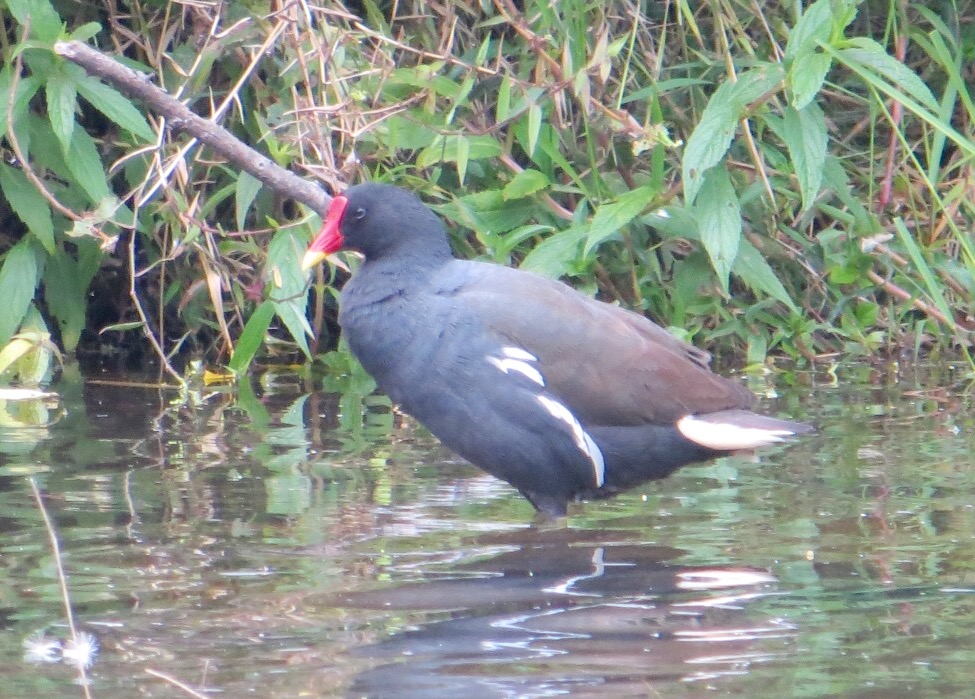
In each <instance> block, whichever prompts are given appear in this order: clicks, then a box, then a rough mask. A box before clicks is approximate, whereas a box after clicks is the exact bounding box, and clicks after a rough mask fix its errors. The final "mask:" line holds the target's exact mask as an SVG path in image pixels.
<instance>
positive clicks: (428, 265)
mask: <svg viewBox="0 0 975 699" xmlns="http://www.w3.org/2000/svg"><path fill="white" fill-rule="evenodd" d="M339 249H350V250H355V251H358V252H360V253H362V254H363V255H364V256H365V261H364V262H363V264H362V266H361V267H360V268H359V270H358V271H357V272H356V273H355V274H354V275H353V277H352V279H351V280H350V281H349V282H348V283H346V285H345V288H344V289H343V291H342V295H341V299H340V312H339V324H340V325H341V326H342V331H343V334H344V336H345V338H346V339H347V340H348V343H349V347H350V348H351V350H352V352H353V354H354V355H355V356H356V357H357V358H358V359H359V361H360V362H362V365H363V366H364V367H365V369H366V371H368V372H369V373H370V374H371V375H372V376H373V377H375V379H376V381H377V383H378V384H379V387H380V388H381V389H382V390H383V391H385V392H386V393H387V394H388V395H389V397H390V398H391V399H392V400H393V401H394V402H395V403H398V404H399V405H400V406H401V407H402V408H403V409H404V410H405V411H406V412H408V413H410V414H411V415H413V416H414V417H415V418H416V419H417V420H419V421H420V422H421V423H423V424H424V425H425V426H426V427H427V428H428V429H429V430H430V431H431V432H433V433H434V434H435V435H436V436H437V437H439V438H440V440H441V441H442V442H443V443H444V444H446V445H447V446H448V447H450V448H451V449H453V450H454V451H456V452H457V453H458V454H460V455H461V456H463V457H464V458H466V459H468V460H469V461H471V462H472V463H474V464H475V465H477V466H480V467H481V468H483V469H484V470H485V471H488V472H489V473H491V474H493V475H495V476H497V477H498V478H502V479H504V480H506V481H507V482H508V483H510V484H511V485H513V486H514V487H515V488H517V489H518V490H519V491H520V492H521V493H522V494H523V495H524V496H525V497H526V498H528V499H529V500H530V501H531V503H532V504H533V505H534V506H535V507H536V508H537V509H539V510H542V511H544V512H546V513H549V514H556V515H561V514H564V513H565V511H566V504H567V503H568V502H570V501H573V500H581V499H592V498H602V497H607V496H610V495H613V494H615V493H617V492H619V491H621V490H625V489H627V488H631V487H633V486H635V485H637V484H639V483H642V482H645V481H648V480H651V479H656V478H663V477H664V476H667V475H669V474H670V473H672V472H673V471H674V470H676V469H678V468H680V467H681V466H683V465H685V464H688V463H692V462H697V461H703V460H706V459H709V458H712V457H715V456H720V455H722V454H727V453H730V452H734V451H738V450H742V449H752V448H755V447H758V446H762V445H765V444H770V443H774V442H778V441H782V440H784V439H786V438H788V437H791V436H793V435H796V434H800V433H803V432H808V431H810V430H811V428H810V427H809V426H808V425H804V424H801V423H796V422H788V421H784V420H777V419H774V418H769V417H765V416H762V415H759V414H757V413H753V412H751V411H750V408H751V406H752V404H753V402H754V397H753V396H752V394H751V393H749V392H748V391H747V390H746V389H745V388H744V387H743V386H742V385H741V384H739V383H737V382H735V381H731V380H729V379H726V378H723V377H721V376H718V375H717V374H715V373H713V372H712V371H711V370H710V369H709V368H708V363H709V360H710V357H709V355H708V354H707V353H706V352H704V351H702V350H699V349H696V348H695V347H692V346H691V345H688V344H686V343H684V342H681V341H680V340H678V339H677V338H675V337H674V336H672V335H671V334H670V333H668V332H667V331H666V330H664V329H663V328H661V327H659V326H657V325H655V324H653V323H652V322H650V321H649V320H647V319H646V318H644V317H643V316H641V315H638V314H636V313H632V312H630V311H626V310H624V309H621V308H618V307H616V306H611V305H609V304H605V303H602V302H599V301H594V300H592V299H590V298H588V297H586V296H584V295H582V294H580V293H578V292H577V291H575V290H573V289H572V288H570V287H568V286H566V285H565V284H562V283H561V282H558V281H554V280H551V279H547V278H544V277H540V276H537V275H534V274H531V273H528V272H523V271H520V270H515V269H510V268H507V267H502V266H499V265H493V264H487V263H483V262H470V261H465V260H457V259H455V258H454V257H453V255H452V254H451V251H450V247H449V245H448V242H447V235H446V232H445V230H444V227H443V224H442V223H441V221H440V219H439V218H438V217H437V216H436V215H435V214H434V213H433V212H432V211H431V210H430V209H428V208H427V207H426V206H424V205H423V203H422V202H421V201H420V200H419V199H418V198H417V197H416V196H414V195H413V194H412V193H410V192H407V191H405V190H402V189H399V188H396V187H392V186H389V185H382V184H361V185H357V186H355V187H351V188H350V189H348V190H347V191H346V192H345V193H344V194H343V195H342V196H338V197H336V198H335V199H334V200H333V202H332V206H331V208H330V209H329V214H328V217H327V220H326V222H325V225H324V227H323V229H322V232H321V233H320V234H319V236H318V237H317V238H316V240H315V241H314V242H313V243H312V245H311V247H310V248H309V250H308V253H307V254H306V255H305V260H304V266H305V267H306V268H307V267H309V266H312V265H314V264H316V263H317V262H319V261H320V260H321V259H322V258H323V257H324V256H325V255H327V254H330V253H332V252H335V251H337V250H339Z"/></svg>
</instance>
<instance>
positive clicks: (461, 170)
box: [454, 134, 471, 184]
mask: <svg viewBox="0 0 975 699" xmlns="http://www.w3.org/2000/svg"><path fill="white" fill-rule="evenodd" d="M454 140H456V141H457V181H458V182H460V184H464V178H466V177H467V161H468V159H469V158H470V155H471V145H470V144H471V142H470V140H469V139H468V138H467V137H466V136H463V135H460V134H458V135H457V136H454Z"/></svg>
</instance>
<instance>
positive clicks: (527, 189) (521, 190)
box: [501, 168, 551, 200]
mask: <svg viewBox="0 0 975 699" xmlns="http://www.w3.org/2000/svg"><path fill="white" fill-rule="evenodd" d="M550 184H551V182H549V181H548V178H547V177H546V176H545V175H543V174H542V173H540V172H539V171H538V170H533V169H531V168H529V169H527V170H522V171H521V172H519V173H518V174H517V175H515V176H514V177H513V178H512V179H511V182H509V183H508V184H506V185H505V187H504V189H503V190H501V194H502V196H503V197H504V199H505V200H510V199H524V198H525V197H530V196H531V195H532V194H534V193H535V192H538V191H541V190H543V189H545V188H546V187H548V186H549V185H550Z"/></svg>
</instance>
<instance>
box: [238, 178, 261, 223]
mask: <svg viewBox="0 0 975 699" xmlns="http://www.w3.org/2000/svg"><path fill="white" fill-rule="evenodd" d="M263 186H264V185H263V183H262V182H261V181H260V180H259V179H257V178H256V177H254V176H253V175H251V174H249V173H247V172H241V173H240V175H238V176H237V192H236V194H235V202H236V204H237V228H238V229H239V230H244V220H245V219H246V218H247V212H248V211H249V210H250V208H251V204H253V203H254V199H255V197H257V193H258V192H260V191H261V187H263Z"/></svg>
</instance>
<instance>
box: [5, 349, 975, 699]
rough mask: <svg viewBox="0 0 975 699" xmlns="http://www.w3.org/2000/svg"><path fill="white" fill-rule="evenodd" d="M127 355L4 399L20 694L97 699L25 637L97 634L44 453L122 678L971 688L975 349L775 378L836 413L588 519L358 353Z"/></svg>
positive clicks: (126, 690)
mask: <svg viewBox="0 0 975 699" xmlns="http://www.w3.org/2000/svg"><path fill="white" fill-rule="evenodd" d="M121 378H122V377H107V376H90V377H86V379H85V380H82V379H81V378H78V377H72V375H71V373H70V372H69V374H68V377H67V378H65V379H64V380H62V381H61V382H60V383H59V384H58V385H57V386H55V387H54V388H55V389H56V390H57V391H58V392H59V394H60V400H59V401H57V402H54V403H49V404H47V405H43V406H32V407H25V406H12V405H6V406H2V407H3V410H0V576H2V580H3V583H2V584H0V622H2V628H3V634H0V673H2V675H3V678H4V679H3V682H2V687H0V696H3V697H6V696H11V697H80V696H83V690H82V689H81V688H80V687H79V686H78V684H77V679H76V675H77V673H76V671H75V670H74V669H73V668H72V667H71V666H69V665H67V664H65V663H63V662H56V660H57V658H56V657H55V658H53V659H52V660H53V661H52V662H39V661H37V659H36V658H35V659H30V658H25V647H24V642H25V640H28V639H31V638H34V639H36V638H37V636H38V634H42V635H43V636H44V637H45V638H49V639H65V638H66V637H67V633H68V632H67V629H66V625H65V612H64V608H63V603H62V601H61V592H60V588H59V585H58V580H57V575H56V570H55V558H54V555H53V553H52V550H51V545H50V542H49V539H48V534H47V532H46V531H45V528H44V525H43V521H42V516H41V512H40V510H39V508H38V506H37V505H36V503H35V502H34V498H33V495H32V493H31V489H30V486H29V484H28V480H27V479H28V477H29V476H33V478H34V479H35V481H36V482H37V484H38V486H39V487H40V489H41V490H42V491H43V493H44V498H45V504H46V507H47V509H48V511H49V513H50V515H51V517H52V519H53V521H54V524H55V527H56V529H57V534H58V537H59V540H60V543H61V547H62V550H63V551H62V552H63V563H64V566H65V569H66V572H67V575H68V587H69V592H70V597H71V604H72V609H73V611H74V615H75V619H76V623H77V625H78V627H79V628H80V629H82V630H84V631H85V632H87V633H90V634H92V635H93V636H94V637H95V638H96V639H97V641H98V644H99V646H100V650H99V652H98V654H97V656H96V657H95V659H94V663H93V665H92V667H91V668H90V669H89V670H88V674H89V677H90V682H91V684H90V686H89V692H90V694H91V696H93V697H104V698H108V697H111V698H116V697H118V698H122V699H125V698H127V697H186V696H190V694H189V693H187V691H185V690H183V689H180V688H178V687H177V686H176V685H175V684H174V683H173V682H175V681H176V680H178V681H180V682H183V683H185V684H187V685H189V686H191V687H193V688H194V689H195V690H196V691H198V692H201V693H203V694H204V695H207V696H213V697H221V696H223V697H244V696H256V697H397V698H409V697H429V698H432V699H438V698H443V699H447V698H450V699H454V698H456V697H467V698H470V699H476V698H479V697H489V698H490V697H552V696H572V697H608V696H612V697H631V696H632V697H646V696H650V697H654V696H666V697H668V698H680V697H703V696H723V695H726V696H752V697H759V696H769V697H773V696H774V697H827V696H830V697H832V696H842V697H858V698H864V699H866V698H868V697H871V698H872V697H877V698H879V697H884V698H891V699H898V698H900V697H910V698H911V699H917V698H918V697H944V696H969V695H970V694H971V682H972V681H971V676H972V670H971V668H972V667H975V642H973V641H975V639H973V636H975V545H973V544H975V542H973V533H975V500H973V497H972V493H973V492H975V429H973V428H975V419H973V417H972V415H973V414H972V410H971V400H970V398H969V395H968V390H969V386H968V385H966V384H964V383H961V382H960V381H958V380H956V379H955V378H953V375H952V373H951V372H950V371H947V370H941V371H939V372H932V371H923V372H922V371H919V370H913V369H911V370H906V369H901V368H897V367H885V368H882V369H869V368H864V367H852V366H851V367H841V368H839V369H838V370H836V371H835V372H821V373H796V374H784V375H780V376H779V377H778V379H777V380H775V381H773V380H772V379H766V378H762V379H754V380H753V386H752V387H753V388H754V389H756V390H757V391H758V392H760V393H762V394H763V395H765V398H764V400H763V403H764V407H765V408H767V409H768V410H769V411H771V412H777V413H782V414H788V415H792V416H794V417H796V418H798V419H804V420H808V421H811V422H813V423H815V424H816V425H817V426H818V428H819V432H818V434H816V435H815V436H812V437H810V438H806V439H804V440H802V441H801V442H798V443H796V444H795V445H792V446H790V447H788V448H782V449H776V450H771V451H767V452H764V453H763V454H762V455H761V458H760V459H759V460H757V461H754V460H751V459H746V458H739V457H736V458H730V459H724V460H721V461H719V462H717V463H715V464H713V465H705V466H698V467H693V468H687V469H684V470H683V471H681V472H680V473H678V474H677V475H676V476H674V477H672V478H670V479H668V480H666V481H663V482H659V483H653V484H649V485H647V486H646V487H643V488H640V489H637V490H635V491H633V492H631V493H628V494H626V495H624V496H622V497H619V498H617V499H615V500H611V501H606V502H600V503H590V504H587V505H584V506H581V507H579V508H577V509H576V510H574V511H573V513H572V515H571V516H570V517H569V518H568V519H567V520H566V521H564V522H558V523H538V522H535V521H533V513H532V510H531V507H530V506H529V505H528V504H527V503H526V502H525V501H524V500H522V499H521V498H520V497H518V496H517V494H516V493H514V492H513V491H512V490H511V489H510V488H509V487H507V486H506V485H504V484H503V483H500V482H498V481H496V480H494V479H492V478H490V477H488V476H485V475H483V474H481V473H480V472H479V471H477V470H476V469H474V468H473V467H471V466H469V465H467V464H465V463H463V462H461V461H459V460H458V459H456V457H454V456H453V455H452V454H451V453H450V452H449V451H447V450H445V449H444V448H442V447H441V446H439V445H438V443H437V442H436V440H435V439H433V438H432V437H430V436H429V435H428V434H427V433H425V432H424V431H423V430H422V429H421V428H417V427H416V426H415V425H414V424H413V423H412V422H411V421H410V420H408V419H406V418H403V417H402V416H399V415H396V414H394V413H393V412H391V410H390V407H389V405H388V401H386V400H385V399H384V398H382V397H381V396H370V395H366V394H365V392H366V390H367V389H368V381H367V380H365V379H363V377H361V376H357V375H356V374H354V373H353V374H352V375H350V376H346V377H344V378H338V379H331V380H328V381H326V382H325V388H327V389H329V391H332V392H326V391H322V390H313V389H321V388H322V385H321V382H313V381H310V380H308V379H306V378H304V377H301V376H297V375H293V374H287V373H283V372H274V371H268V372H266V373H263V374H262V375H261V376H259V377H258V378H256V379H255V381H254V384H253V386H250V387H248V386H245V387H243V388H242V390H240V391H239V392H236V393H234V392H230V391H227V390H222V389H212V390H210V389H200V390H198V391H193V392H190V393H189V394H185V395H181V394H179V393H177V392H172V391H159V390H156V389H153V388H149V387H141V386H137V385H116V384H113V383H102V382H101V381H105V380H110V381H118V380H120V379H121ZM125 380H127V381H130V382H131V381H133V379H132V377H125ZM338 389H341V390H342V391H343V393H341V394H336V393H335V392H334V391H335V390H338ZM150 671H152V672H154V673H161V674H164V675H166V676H168V677H170V678H172V681H167V680H166V679H163V678H160V677H159V676H158V675H153V674H150Z"/></svg>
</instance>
